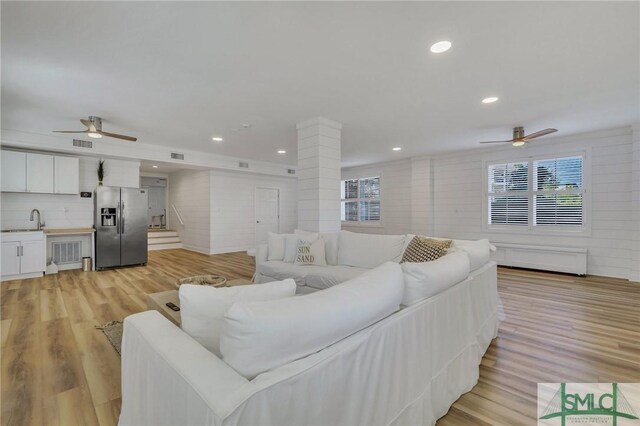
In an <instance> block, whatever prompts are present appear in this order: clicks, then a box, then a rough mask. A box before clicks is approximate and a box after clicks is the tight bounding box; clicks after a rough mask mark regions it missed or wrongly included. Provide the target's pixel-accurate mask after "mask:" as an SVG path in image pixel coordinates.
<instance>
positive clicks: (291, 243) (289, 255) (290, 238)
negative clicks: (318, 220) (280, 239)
mask: <svg viewBox="0 0 640 426" xmlns="http://www.w3.org/2000/svg"><path fill="white" fill-rule="evenodd" d="M300 238H303V239H304V240H306V241H311V242H314V241H315V240H317V239H318V234H308V235H305V236H304V237H301V236H300V235H296V234H290V235H287V238H286V244H285V249H284V261H285V262H289V263H293V262H295V261H296V256H297V255H298V242H299V241H300Z"/></svg>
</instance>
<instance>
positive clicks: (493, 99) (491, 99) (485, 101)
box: [482, 96, 498, 104]
mask: <svg viewBox="0 0 640 426" xmlns="http://www.w3.org/2000/svg"><path fill="white" fill-rule="evenodd" d="M497 100H498V97H497V96H489V97H488V98H484V99H483V100H482V103H483V104H492V103H494V102H496V101H497Z"/></svg>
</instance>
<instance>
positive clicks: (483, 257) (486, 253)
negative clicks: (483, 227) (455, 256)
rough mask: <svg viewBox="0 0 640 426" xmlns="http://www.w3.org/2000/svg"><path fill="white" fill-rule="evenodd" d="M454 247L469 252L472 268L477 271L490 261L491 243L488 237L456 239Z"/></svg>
mask: <svg viewBox="0 0 640 426" xmlns="http://www.w3.org/2000/svg"><path fill="white" fill-rule="evenodd" d="M453 249H454V250H461V251H464V252H465V253H467V255H468V256H469V263H470V268H471V270H472V271H475V270H476V269H478V268H480V267H482V266H483V265H484V264H485V263H487V262H488V261H489V258H490V254H491V243H490V242H489V240H487V239H483V240H478V241H470V240H454V243H453Z"/></svg>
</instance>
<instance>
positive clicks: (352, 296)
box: [220, 262, 404, 379]
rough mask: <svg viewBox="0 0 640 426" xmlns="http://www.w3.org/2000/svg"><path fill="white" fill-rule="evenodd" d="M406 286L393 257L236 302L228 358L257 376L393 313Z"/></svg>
mask: <svg viewBox="0 0 640 426" xmlns="http://www.w3.org/2000/svg"><path fill="white" fill-rule="evenodd" d="M403 290H404V282H403V277H402V270H401V268H400V265H398V264H397V263H391V262H389V263H385V264H384V265H381V266H380V267H378V268H376V269H374V270H371V271H367V272H365V273H364V274H362V275H359V276H358V277H356V278H354V279H352V280H349V281H345V282H343V283H341V284H337V285H335V286H333V287H331V288H328V289H326V290H322V291H318V292H315V293H310V294H306V295H304V296H297V297H290V298H287V299H280V300H273V301H270V302H253V303H244V302H240V303H235V304H234V305H233V306H231V308H229V310H228V311H227V314H226V315H225V317H224V326H223V328H222V335H221V336H220V351H221V352H222V356H223V360H224V361H225V362H226V363H227V364H229V365H230V366H231V367H233V369H235V370H236V371H237V372H238V373H240V374H241V375H243V376H244V377H246V378H248V379H253V378H254V377H255V376H257V375H258V374H260V373H263V372H265V371H268V370H272V369H274V368H278V367H280V366H283V365H285V364H288V363H290V362H292V361H294V360H296V359H300V358H304V357H306V356H308V355H310V354H312V353H315V352H318V351H320V350H322V349H324V348H326V347H327V346H329V345H332V344H333V343H335V342H337V341H339V340H342V339H344V338H345V337H347V336H349V335H351V334H353V333H355V332H357V331H359V330H362V329H363V328H366V327H368V326H369V325H371V324H373V323H375V322H377V321H379V320H381V319H383V318H385V317H387V316H389V315H391V314H392V313H394V312H395V311H397V310H398V309H399V305H400V302H401V301H402V293H403Z"/></svg>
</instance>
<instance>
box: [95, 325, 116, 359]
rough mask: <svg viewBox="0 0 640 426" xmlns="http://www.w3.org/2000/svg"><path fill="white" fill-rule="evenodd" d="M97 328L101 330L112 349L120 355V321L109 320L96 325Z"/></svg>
mask: <svg viewBox="0 0 640 426" xmlns="http://www.w3.org/2000/svg"><path fill="white" fill-rule="evenodd" d="M96 328H97V329H98V330H102V332H103V333H104V335H105V336H107V339H109V343H111V346H113V349H115V350H116V352H118V355H120V346H121V345H122V321H109V322H108V323H106V324H104V325H96Z"/></svg>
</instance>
